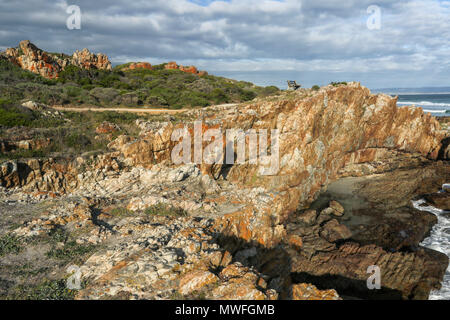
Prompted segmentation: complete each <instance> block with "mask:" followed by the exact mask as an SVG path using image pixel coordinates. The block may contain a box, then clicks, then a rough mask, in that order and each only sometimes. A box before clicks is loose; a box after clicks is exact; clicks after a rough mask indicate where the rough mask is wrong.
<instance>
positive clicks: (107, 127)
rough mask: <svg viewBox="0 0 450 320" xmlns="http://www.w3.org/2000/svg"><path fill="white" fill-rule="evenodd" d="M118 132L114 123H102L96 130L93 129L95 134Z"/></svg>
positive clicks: (117, 127)
mask: <svg viewBox="0 0 450 320" xmlns="http://www.w3.org/2000/svg"><path fill="white" fill-rule="evenodd" d="M119 130H120V127H119V126H118V125H116V124H114V123H111V122H108V121H104V122H102V124H100V125H99V126H98V127H97V128H95V132H96V133H97V134H109V133H115V132H117V131H119Z"/></svg>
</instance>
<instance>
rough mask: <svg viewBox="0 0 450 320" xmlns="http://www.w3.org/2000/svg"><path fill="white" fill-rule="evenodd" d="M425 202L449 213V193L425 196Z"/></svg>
mask: <svg viewBox="0 0 450 320" xmlns="http://www.w3.org/2000/svg"><path fill="white" fill-rule="evenodd" d="M425 200H426V201H427V202H428V203H430V204H431V205H433V206H435V207H436V208H439V209H442V210H449V211H450V193H448V192H443V193H433V194H427V195H425Z"/></svg>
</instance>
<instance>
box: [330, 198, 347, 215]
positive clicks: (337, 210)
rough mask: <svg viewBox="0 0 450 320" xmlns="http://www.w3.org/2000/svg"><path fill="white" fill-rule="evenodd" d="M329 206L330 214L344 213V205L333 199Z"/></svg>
mask: <svg viewBox="0 0 450 320" xmlns="http://www.w3.org/2000/svg"><path fill="white" fill-rule="evenodd" d="M330 208H331V209H333V212H332V214H333V215H335V216H337V217H342V216H343V215H344V211H345V210H344V207H343V206H342V205H341V204H340V203H339V202H337V201H335V200H333V201H331V202H330Z"/></svg>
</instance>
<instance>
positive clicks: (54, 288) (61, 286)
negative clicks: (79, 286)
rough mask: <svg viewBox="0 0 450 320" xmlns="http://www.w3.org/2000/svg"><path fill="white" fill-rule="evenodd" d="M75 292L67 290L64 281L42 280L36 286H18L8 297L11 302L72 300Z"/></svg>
mask: <svg viewBox="0 0 450 320" xmlns="http://www.w3.org/2000/svg"><path fill="white" fill-rule="evenodd" d="M75 294H76V290H70V289H68V288H67V285H66V281H65V280H64V279H60V280H44V281H42V282H41V283H39V284H38V285H35V286H30V285H19V286H17V287H16V288H15V289H14V292H13V293H12V294H11V296H10V297H9V298H10V299H12V300H73V299H74V298H75Z"/></svg>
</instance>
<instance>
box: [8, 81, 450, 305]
mask: <svg viewBox="0 0 450 320" xmlns="http://www.w3.org/2000/svg"><path fill="white" fill-rule="evenodd" d="M183 116H185V119H203V122H202V132H205V131H206V130H208V129H210V128H216V129H220V130H222V131H223V130H225V129H231V128H237V129H243V130H249V129H269V130H270V129H278V130H279V131H280V136H279V142H280V143H279V146H280V148H279V149H280V166H279V171H278V173H275V174H272V175H267V176H264V175H261V174H260V171H259V168H258V166H257V165H254V164H252V163H251V162H250V161H249V158H248V156H246V159H245V162H244V163H241V164H234V165H230V164H228V165H225V164H214V165H207V164H192V163H190V164H185V165H180V166H174V165H173V164H172V163H171V152H172V150H173V147H174V145H175V144H176V142H174V141H172V140H171V135H172V133H173V132H174V130H176V129H180V128H183V126H186V127H187V129H188V131H189V132H191V136H193V131H192V130H193V127H194V123H193V122H192V121H188V122H186V123H179V122H178V123H175V122H145V121H140V120H138V121H137V122H136V125H137V126H138V127H139V128H140V129H141V132H140V134H139V136H138V137H137V138H136V137H131V136H124V135H122V136H119V137H118V138H117V139H116V140H114V141H113V142H111V143H110V145H109V147H110V149H111V152H110V153H108V154H104V155H99V156H92V155H91V156H83V157H79V158H77V159H71V160H69V159H47V160H40V161H38V160H29V161H27V162H26V161H9V162H5V163H3V164H2V166H1V169H0V183H1V185H2V186H3V187H4V188H7V190H17V191H11V192H12V194H11V195H9V194H7V195H6V196H7V197H10V198H9V199H11V197H16V198H17V197H18V198H21V197H28V196H30V197H31V196H32V197H35V194H36V193H38V194H39V197H41V196H42V192H44V193H45V192H52V193H54V194H56V195H57V196H59V197H61V199H66V201H69V202H70V203H71V204H70V208H69V209H64V207H61V206H58V207H55V209H54V210H53V211H52V214H48V213H46V214H45V215H43V216H42V217H41V218H39V219H36V220H33V221H31V222H29V223H26V224H24V225H23V226H22V227H21V228H18V229H16V230H15V232H16V233H18V234H20V235H22V236H25V237H26V236H32V235H35V234H39V233H43V232H48V228H50V227H51V226H56V225H60V226H63V227H65V228H70V227H71V226H72V225H73V223H74V221H75V222H76V221H79V225H78V227H77V228H82V227H83V226H86V227H89V228H91V229H89V230H90V231H89V232H90V233H89V234H88V235H86V236H83V237H80V238H79V239H78V240H77V241H79V242H91V243H103V244H105V245H107V246H108V250H102V251H99V252H97V253H95V254H93V255H92V256H91V257H90V258H89V259H88V260H87V261H86V262H85V263H84V265H83V266H82V270H83V275H84V276H85V277H86V278H88V279H89V280H90V281H89V286H88V287H87V288H86V289H84V290H83V291H82V292H80V295H79V297H80V298H104V297H107V296H112V297H117V296H123V295H125V296H126V297H129V298H130V297H134V298H151V299H153V298H155V299H160V298H161V299H166V298H170V297H173V296H174V295H175V297H177V296H179V295H183V296H187V297H191V298H196V297H206V298H210V299H228V298H234V299H274V298H277V297H278V298H282V299H288V298H293V299H339V295H341V296H342V295H346V296H347V295H351V294H352V293H353V294H354V296H356V297H363V298H365V297H369V298H379V297H383V298H403V299H424V298H426V297H427V296H428V294H429V292H430V290H432V289H435V288H438V287H439V285H440V284H439V283H440V281H441V280H442V277H443V274H444V272H445V269H446V268H447V265H448V258H447V257H446V256H445V255H442V254H439V253H437V252H434V251H431V250H425V249H423V248H420V246H419V243H420V242H421V241H422V239H423V238H424V237H425V236H426V234H427V233H428V232H429V230H430V228H431V226H432V225H433V224H434V223H435V222H436V219H435V217H433V216H430V215H428V214H426V213H422V212H419V211H418V210H415V209H413V208H412V207H411V205H410V200H411V199H412V198H414V197H415V196H417V195H420V194H423V193H429V192H430V190H432V189H434V188H438V187H439V186H440V185H442V183H444V182H448V181H449V180H450V164H449V163H448V160H449V159H448V158H446V156H443V153H442V152H441V150H442V148H444V147H445V148H446V147H447V145H445V144H444V143H443V141H444V140H445V139H446V137H448V135H449V133H448V132H446V131H444V130H441V128H440V125H439V123H438V122H437V121H436V120H435V119H434V118H433V117H431V116H430V115H428V114H425V113H424V112H423V111H422V110H420V109H418V108H412V107H403V108H398V107H397V105H396V99H395V98H391V97H389V96H386V95H373V94H371V93H370V91H369V90H368V89H367V88H364V87H362V86H360V85H359V84H358V83H350V84H349V85H346V86H339V87H333V86H328V87H324V88H322V89H320V90H319V91H309V90H303V89H302V90H299V91H297V92H295V93H291V94H289V95H283V96H281V97H273V98H270V99H265V100H256V101H253V102H251V103H247V104H241V105H238V106H233V105H228V106H216V107H210V108H206V109H198V110H191V111H187V112H185V113H184V114H183ZM109 126H110V125H109V124H108V126H106V125H105V127H108V128H109ZM202 144H203V147H206V146H207V145H208V144H209V142H205V141H203V142H202ZM268 146H270V142H269V143H268ZM268 149H269V151H270V147H269V148H268ZM344 178H345V179H348V180H345V179H344ZM338 181H345V183H349V182H348V181H350V182H351V184H352V185H354V186H355V187H354V188H353V189H351V190H352V192H353V193H351V196H352V197H354V198H355V199H359V198H361V199H365V201H366V202H367V205H365V206H363V207H361V208H359V209H358V210H356V209H355V210H349V207H348V206H346V205H345V202H343V201H341V200H340V199H329V200H331V201H327V202H326V204H325V205H324V206H318V207H317V208H313V207H311V205H312V204H315V203H316V202H315V200H317V199H318V197H319V195H321V194H323V192H325V191H327V188H328V186H331V185H332V184H333V183H335V182H338ZM349 185H350V184H344V187H341V190H346V189H348V188H349V187H348V186H349ZM15 187H19V188H18V189H13V188H15ZM14 192H18V193H14ZM24 192H25V194H24ZM30 194H31V195H30ZM66 194H70V196H71V197H75V199H84V200H83V204H80V203H78V202H76V203H75V204H74V203H73V202H74V201H78V200H73V199H74V198H70V197H69V198H66V197H65V195H66ZM16 198H14V199H16ZM336 200H338V201H336ZM437 200H438V199H437V198H435V199H434V201H437ZM80 205H82V206H84V207H83V208H87V209H86V210H87V211H83V212H84V213H83V212H81V213H83V214H81V213H80V214H78V213H76V216H74V212H75V211H74V210H73V207H74V206H80ZM113 205H114V206H118V205H120V206H122V207H125V208H126V209H127V210H128V211H129V212H130V214H131V216H130V217H127V218H124V219H119V218H116V217H114V216H113V215H112V214H108V212H109V211H110V207H111V206H113ZM155 205H156V206H157V205H166V206H170V207H172V208H176V209H177V210H182V212H185V213H186V214H187V215H188V216H183V217H179V218H164V219H163V218H161V217H158V216H156V217H151V218H149V217H148V216H145V215H143V216H142V213H143V212H144V213H145V212H146V210H148V209H151V208H153V207H154V206H155ZM94 209H95V210H94ZM80 210H81V209H80ZM83 210H84V209H83ZM128 211H127V212H128ZM94 212H97V215H96V216H95V217H96V218H95V219H94V218H91V220H89V219H88V218H87V219H86V217H89V216H93V215H94ZM98 212H101V214H99V213H98ZM140 214H141V215H140ZM354 216H357V218H358V219H356V220H355V221H356V222H357V223H353V222H354V220H351V219H355V218H354ZM194 217H195V218H194ZM361 217H363V218H361ZM77 219H78V220H77ZM96 219H97V220H96ZM349 219H350V222H352V223H350V222H349ZM99 220H101V222H102V223H100V222H99ZM83 221H84V222H83ZM86 221H88V222H86ZM89 221H91V222H92V223H91V222H89ZM95 221H97V222H96V223H94V222H95ZM361 221H362V222H361ZM49 226H50V227H49ZM100 226H103V228H100ZM105 226H108V227H107V228H105ZM96 228H97V229H96ZM98 228H100V229H101V230H104V232H102V233H100V232H99V231H98V230H100V229H98ZM361 230H363V231H361ZM106 239H109V240H108V242H106ZM112 239H115V240H114V241H112ZM373 265H376V266H379V267H380V269H381V276H382V279H383V280H382V284H383V289H382V290H381V291H379V292H371V291H370V292H369V290H368V289H367V287H366V282H365V281H366V279H367V278H368V274H367V268H368V267H369V266H373ZM331 289H335V290H336V291H333V290H331ZM336 292H337V293H336Z"/></svg>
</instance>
